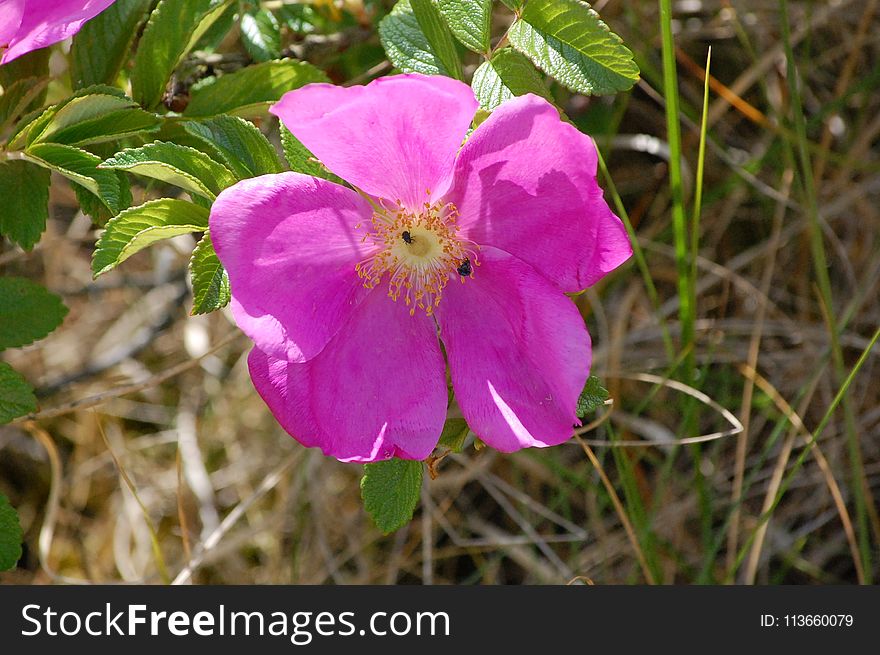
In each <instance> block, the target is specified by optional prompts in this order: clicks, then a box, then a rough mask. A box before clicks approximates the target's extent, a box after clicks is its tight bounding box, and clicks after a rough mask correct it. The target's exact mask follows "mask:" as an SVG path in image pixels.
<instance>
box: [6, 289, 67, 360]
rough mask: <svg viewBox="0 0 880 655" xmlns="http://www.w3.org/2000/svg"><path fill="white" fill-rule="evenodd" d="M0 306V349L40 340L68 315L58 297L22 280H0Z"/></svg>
mask: <svg viewBox="0 0 880 655" xmlns="http://www.w3.org/2000/svg"><path fill="white" fill-rule="evenodd" d="M0 307H2V308H3V311H2V312H0V350H4V349H6V348H20V347H21V346H26V345H28V344H30V343H33V342H34V341H37V340H38V339H42V338H43V337H45V336H46V335H47V334H49V333H50V332H51V331H52V330H54V329H55V328H57V327H58V326H59V325H61V321H63V320H64V317H65V316H66V315H67V307H65V306H64V303H63V302H61V298H59V297H58V296H56V295H55V294H54V293H52V292H50V291H49V290H47V289H46V288H45V287H43V286H40V285H39V284H37V283H36V282H31V281H30V280H28V279H26V278H23V277H0Z"/></svg>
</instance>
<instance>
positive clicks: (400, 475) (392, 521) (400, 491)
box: [361, 458, 422, 534]
mask: <svg viewBox="0 0 880 655" xmlns="http://www.w3.org/2000/svg"><path fill="white" fill-rule="evenodd" d="M421 489H422V463H421V462H419V461H415V460H411V459H397V458H394V459H389V460H386V461H384V462H376V463H374V464H365V465H364V477H363V478H361V498H362V499H363V501H364V508H365V509H366V510H367V512H368V513H369V514H370V516H371V517H372V518H373V522H374V523H375V524H376V526H377V527H378V528H379V529H380V530H381V531H382V532H383V533H385V534H388V533H389V532H394V531H395V530H397V529H398V528H402V527H403V526H404V525H406V524H407V523H409V522H410V521H411V520H412V516H413V512H414V511H415V509H416V505H417V504H418V502H419V495H420V494H421Z"/></svg>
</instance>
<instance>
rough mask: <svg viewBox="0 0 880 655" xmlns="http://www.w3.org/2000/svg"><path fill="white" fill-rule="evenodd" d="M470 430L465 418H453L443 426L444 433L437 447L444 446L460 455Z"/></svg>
mask: <svg viewBox="0 0 880 655" xmlns="http://www.w3.org/2000/svg"><path fill="white" fill-rule="evenodd" d="M468 432H470V428H469V427H468V424H467V421H465V420H464V419H463V418H451V419H448V420H447V421H446V423H445V424H444V425H443V433H442V434H441V435H440V441H439V443H438V444H437V445H439V446H444V447H445V448H448V449H449V450H451V451H452V452H454V453H460V452H461V449H462V447H463V446H464V440H465V439H467V436H468Z"/></svg>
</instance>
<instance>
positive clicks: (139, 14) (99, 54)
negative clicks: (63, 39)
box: [70, 0, 152, 89]
mask: <svg viewBox="0 0 880 655" xmlns="http://www.w3.org/2000/svg"><path fill="white" fill-rule="evenodd" d="M151 4H152V0H116V1H115V2H114V3H113V4H112V5H110V6H109V7H107V9H105V10H104V11H102V12H101V13H100V14H98V15H97V16H95V17H94V18H93V19H91V20H90V21H87V22H86V24H85V25H83V26H82V29H80V31H79V33H78V34H77V35H76V36H75V37H73V45H72V46H71V48H70V81H71V83H72V84H73V88H75V89H80V88H82V87H85V86H89V85H91V84H113V83H114V82H115V81H116V76H117V75H119V71H120V70H121V69H122V65H123V64H124V63H125V61H126V59H127V57H128V55H129V50H130V49H131V44H132V43H133V42H134V37H135V35H136V34H137V32H138V28H139V27H140V25H141V23H142V22H143V21H144V20H146V18H147V12H148V11H149V9H150V5H151Z"/></svg>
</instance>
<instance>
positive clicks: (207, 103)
mask: <svg viewBox="0 0 880 655" xmlns="http://www.w3.org/2000/svg"><path fill="white" fill-rule="evenodd" d="M329 81H330V80H329V79H328V77H327V75H325V74H324V72H323V71H322V70H320V69H319V68H315V67H314V66H312V65H311V64H309V63H308V62H305V61H294V60H293V59H279V60H278V61H267V62H264V63H262V64H254V65H253V66H248V67H247V68H243V69H241V70H239V71H236V72H234V73H227V74H226V75H221V76H218V77H209V78H207V79H205V80H202V81H200V82H199V83H198V84H196V85H195V86H193V87H192V89H190V101H189V104H188V105H187V107H186V109H185V110H184V112H183V113H184V115H185V116H189V117H194V116H214V115H216V114H224V113H228V114H235V115H236V116H245V117H247V116H257V115H259V114H262V113H265V111H266V110H267V109H268V108H269V105H271V104H272V103H274V102H277V101H278V99H279V98H281V96H283V95H284V94H285V93H287V92H288V91H291V90H293V89H298V88H299V87H301V86H303V85H305V84H309V83H311V82H329Z"/></svg>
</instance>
